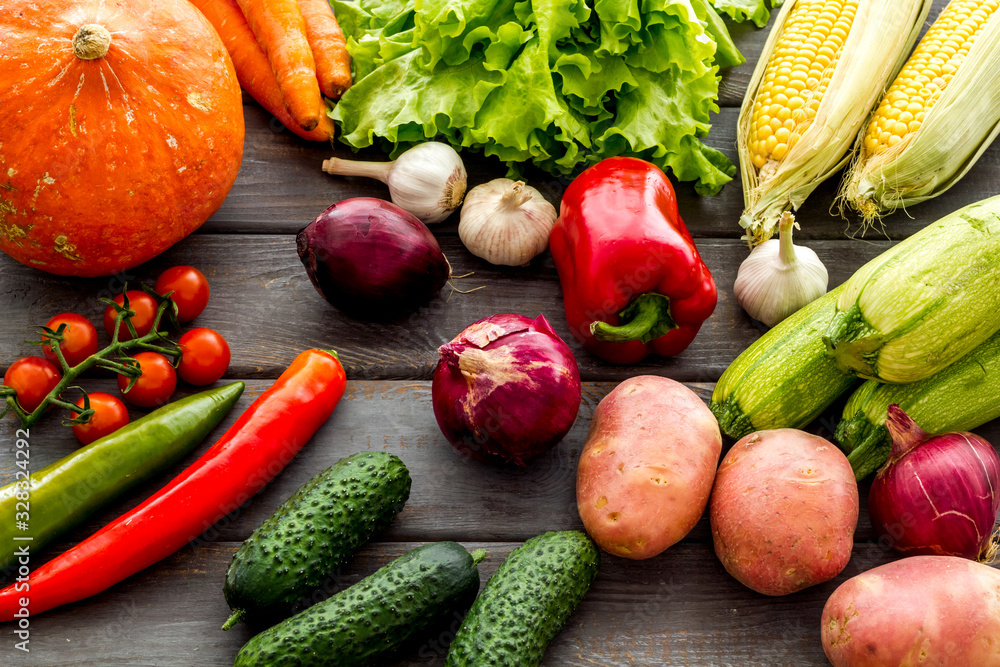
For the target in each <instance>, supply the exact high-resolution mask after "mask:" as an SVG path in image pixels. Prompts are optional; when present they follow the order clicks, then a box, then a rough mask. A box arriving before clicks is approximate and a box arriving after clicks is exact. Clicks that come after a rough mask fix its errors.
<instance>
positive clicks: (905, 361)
mask: <svg viewBox="0 0 1000 667" xmlns="http://www.w3.org/2000/svg"><path fill="white" fill-rule="evenodd" d="M997 330H1000V197H993V198H991V199H987V200H985V201H982V202H978V203H976V204H972V205H971V206H966V207H965V208H963V209H961V210H958V211H956V212H954V213H952V214H951V215H947V216H945V217H943V218H941V219H940V220H938V221H937V222H935V223H933V224H931V225H929V226H927V227H925V228H924V229H922V230H920V231H919V232H917V233H916V234H914V235H913V236H911V237H910V238H908V239H906V240H905V241H903V242H902V243H900V244H899V245H896V246H894V247H892V248H890V249H889V250H887V251H886V252H884V253H882V254H881V255H879V256H878V257H876V258H875V259H873V260H872V261H870V262H868V263H867V264H865V265H864V266H863V267H861V268H860V269H859V270H858V271H857V273H855V274H854V275H853V276H852V277H851V279H850V280H848V281H847V282H846V283H845V287H844V290H843V291H842V292H841V293H840V297H839V299H838V300H837V312H836V313H835V314H834V316H833V319H832V320H831V322H830V325H829V327H828V328H827V330H826V333H825V334H824V336H823V340H824V342H825V343H826V345H827V348H828V350H829V353H830V355H831V356H832V357H833V358H834V359H835V360H836V361H837V364H838V365H839V366H840V367H841V368H842V369H843V370H844V371H845V372H850V371H853V372H855V373H857V374H858V375H860V376H862V377H865V378H870V379H875V380H880V381H882V382H896V383H906V382H918V381H920V380H923V379H924V378H928V377H930V376H931V375H933V374H935V373H937V372H938V371H940V370H942V369H944V368H946V367H947V366H948V365H949V364H951V363H953V362H955V361H957V360H958V359H960V358H962V357H963V356H965V355H966V354H968V353H969V352H970V351H972V349H973V348H975V347H976V346H977V345H979V344H980V343H982V342H983V341H985V340H986V339H987V338H989V337H990V336H992V335H993V334H994V333H996V331H997Z"/></svg>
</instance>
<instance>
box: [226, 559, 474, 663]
mask: <svg viewBox="0 0 1000 667" xmlns="http://www.w3.org/2000/svg"><path fill="white" fill-rule="evenodd" d="M485 555H486V552H485V551H482V550H478V551H474V552H472V553H471V554H470V553H469V552H468V551H466V550H465V548H464V547H462V546H461V545H460V544H456V543H454V542H436V543H434V544H426V545H424V546H422V547H417V548H416V549H414V550H413V551H410V552H408V553H406V554H404V555H403V556H400V557H399V558H397V559H396V560H394V561H392V562H391V563H389V564H388V565H386V566H385V567H383V568H382V569H380V570H378V571H377V572H375V574H373V575H371V576H369V577H367V578H365V579H362V580H361V581H359V582H358V583H356V584H354V585H353V586H351V587H350V588H347V589H344V590H343V591H341V592H340V593H337V594H336V595H334V596H333V597H330V598H328V599H327V600H325V601H323V602H320V603H318V604H316V605H313V606H312V607H310V608H309V609H306V610H305V611H303V612H301V613H300V614H297V615H295V616H292V617H291V618H289V619H286V620H284V621H282V622H281V623H279V624H278V625H275V626H274V627H272V628H270V629H268V630H265V631H264V632H262V633H260V634H259V635H257V636H256V637H254V638H253V639H251V640H250V641H249V642H247V643H246V645H244V646H243V648H242V649H241V650H240V652H239V654H238V655H237V656H236V662H235V663H234V665H235V667H250V666H251V665H260V666H267V667H278V666H281V665H289V666H291V665H296V666H299V667H305V666H308V665H329V666H340V667H347V666H351V667H353V666H360V665H373V664H378V662H379V659H380V658H383V657H384V656H386V655H388V654H390V653H392V652H393V651H395V650H396V649H398V648H399V647H400V646H401V645H403V644H404V643H406V642H408V641H409V640H411V639H412V638H414V637H418V636H420V635H421V634H422V633H423V632H425V631H426V630H428V629H429V628H432V627H434V626H436V625H439V624H440V622H441V621H443V620H445V619H447V618H450V617H451V616H453V615H454V614H456V613H460V612H462V611H464V610H466V609H468V607H469V605H470V604H472V601H473V600H474V599H475V597H476V593H478V592H479V568H478V564H479V562H480V561H481V560H482V559H483V557H484V556H485Z"/></svg>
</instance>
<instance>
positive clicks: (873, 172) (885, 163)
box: [839, 14, 1000, 226]
mask: <svg viewBox="0 0 1000 667" xmlns="http://www.w3.org/2000/svg"><path fill="white" fill-rule="evenodd" d="M867 127H868V123H865V125H864V127H863V128H862V129H861V132H860V133H859V134H858V141H857V143H856V144H855V149H854V153H855V159H854V161H853V163H852V164H851V168H850V169H849V171H848V172H847V174H846V175H845V177H844V184H843V185H842V187H841V192H840V195H839V199H840V202H841V203H842V204H845V203H846V204H847V205H848V206H850V207H851V208H853V209H855V210H857V211H858V212H860V213H861V215H862V217H863V219H864V221H865V223H866V226H867V225H870V224H871V223H873V222H874V221H876V220H878V219H879V218H880V217H881V216H882V215H883V214H886V213H892V212H893V211H895V210H896V209H897V208H899V207H901V206H902V207H906V206H911V205H913V204H918V203H920V202H922V201H926V200H928V199H932V198H934V197H937V196H938V195H939V194H941V193H942V192H944V191H946V190H948V189H949V188H950V187H951V186H953V185H955V183H957V182H958V181H959V180H961V178H962V177H963V176H965V174H966V173H967V172H968V171H969V169H971V168H972V166H973V165H974V164H976V161H977V160H979V158H980V157H981V156H982V154H983V153H984V152H985V151H986V149H987V148H989V146H990V144H991V143H993V140H994V139H995V138H996V137H997V135H998V134H1000V14H994V15H993V16H992V17H991V18H990V20H989V21H988V22H987V23H986V25H985V26H983V29H982V32H980V33H979V36H978V37H977V38H976V41H975V42H973V44H972V48H970V49H969V55H968V56H966V59H965V62H963V63H962V65H961V66H960V67H959V69H958V72H956V73H955V76H954V78H952V80H951V82H950V83H949V84H948V86H947V87H946V88H945V89H944V92H943V93H942V94H941V97H940V98H938V100H937V102H936V103H935V104H934V106H932V107H931V109H930V111H928V112H927V115H926V117H925V119H924V122H923V124H922V125H921V126H920V129H919V130H917V131H916V132H915V133H914V134H913V136H911V137H909V138H907V139H905V140H904V141H901V142H900V143H898V144H896V145H895V146H893V147H892V148H889V149H887V150H885V151H883V152H881V153H878V154H877V155H873V156H868V157H866V156H865V151H864V137H865V131H866V129H867Z"/></svg>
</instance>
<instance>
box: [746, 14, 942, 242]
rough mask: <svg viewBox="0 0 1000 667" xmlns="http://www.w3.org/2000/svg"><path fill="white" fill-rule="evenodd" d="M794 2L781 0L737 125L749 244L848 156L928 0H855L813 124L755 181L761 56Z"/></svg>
mask: <svg viewBox="0 0 1000 667" xmlns="http://www.w3.org/2000/svg"><path fill="white" fill-rule="evenodd" d="M795 4H796V2H786V3H785V5H784V6H783V7H782V9H781V13H780V14H779V15H778V18H777V19H776V22H775V25H774V28H773V29H772V30H771V34H770V36H769V37H768V40H767V43H766V44H765V46H764V52H763V54H762V55H761V58H760V60H759V61H758V63H757V68H756V69H755V70H754V73H753V78H752V79H751V80H750V85H749V87H748V89H747V95H746V97H745V98H744V100H743V107H742V109H741V110H740V118H739V126H738V130H737V144H738V147H739V156H740V170H741V172H742V178H743V203H744V209H745V210H744V212H743V215H742V216H741V217H740V225H741V226H742V227H743V228H744V229H745V230H746V232H745V236H744V237H743V238H744V239H746V240H747V241H749V242H750V244H751V245H756V244H758V243H762V242H764V241H766V240H767V239H769V238H770V237H771V236H772V235H773V234H774V232H775V230H776V229H777V223H778V219H779V218H780V217H781V214H782V213H783V212H784V211H787V210H789V209H795V210H797V209H798V208H799V206H801V205H802V203H803V202H804V201H805V200H806V198H807V197H808V196H809V195H810V194H811V193H812V191H813V190H814V189H816V186H818V185H819V184H820V183H822V182H823V181H824V180H826V179H827V178H829V177H830V176H832V175H833V174H834V173H835V172H836V171H837V170H839V169H840V168H841V167H843V166H844V165H845V164H846V163H847V162H848V161H849V159H850V154H849V151H850V148H851V146H852V145H853V144H854V142H855V139H856V137H857V135H858V131H859V130H860V129H861V127H862V126H863V125H864V124H865V122H866V121H867V120H868V118H869V117H870V115H871V112H872V109H873V108H874V107H875V105H876V104H877V103H878V101H879V100H880V99H881V97H882V93H883V92H884V91H885V89H886V87H887V86H888V84H889V82H891V81H892V80H893V79H894V78H895V76H896V74H897V73H898V72H899V70H900V69H901V68H902V66H903V64H904V63H905V62H906V59H907V57H908V56H909V53H910V50H911V49H912V48H913V45H914V43H915V42H916V40H917V36H918V35H919V34H920V29H921V27H922V26H923V23H924V20H925V19H926V18H927V14H928V12H929V11H930V7H931V0H861V1H860V2H859V3H858V10H857V13H856V14H855V18H854V22H853V24H852V25H851V30H850V33H849V34H848V36H847V39H846V40H845V42H844V47H843V51H842V52H841V55H840V59H839V61H838V63H837V67H836V70H835V71H834V74H833V78H832V79H831V80H830V84H829V86H828V87H827V90H826V92H825V94H824V96H823V98H822V100H821V101H820V103H819V107H818V108H817V110H816V117H815V118H814V119H813V122H812V124H811V125H810V126H809V127H808V128H807V129H806V130H805V132H804V133H802V135H801V136H800V137H799V139H798V141H797V142H796V143H795V145H794V146H792V147H791V148H790V149H789V151H788V154H787V155H786V156H785V157H784V159H783V160H782V161H781V163H780V164H779V165H778V167H777V169H776V170H775V171H774V173H773V175H771V176H770V177H769V178H768V179H767V180H765V181H763V182H761V181H760V179H759V178H758V175H757V174H758V172H757V169H756V167H755V166H754V165H753V162H752V161H751V155H750V149H749V138H750V136H751V131H752V127H751V125H752V122H753V107H754V101H755V99H756V97H757V92H758V90H759V88H760V86H761V83H762V82H763V80H764V73H765V70H766V69H767V64H768V62H769V61H770V60H771V57H772V55H773V54H774V52H775V49H776V48H777V44H778V40H779V38H780V36H781V33H782V30H783V29H784V25H785V22H786V21H787V19H788V16H789V14H790V13H791V11H792V8H793V7H794V6H795Z"/></svg>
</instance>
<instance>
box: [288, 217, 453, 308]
mask: <svg viewBox="0 0 1000 667" xmlns="http://www.w3.org/2000/svg"><path fill="white" fill-rule="evenodd" d="M296 242H297V246H298V251H299V259H301V260H302V264H303V265H305V267H306V272H307V273H308V274H309V279H310V280H311V281H312V284H313V286H315V287H316V290H317V291H318V292H319V293H320V294H321V295H322V296H323V298H324V299H326V300H327V301H329V302H330V303H331V304H333V305H334V306H336V307H337V308H339V309H341V310H343V311H344V312H346V313H348V314H351V315H355V316H357V317H361V318H364V319H375V320H382V319H389V318H392V317H395V316H398V315H401V314H404V313H407V312H410V311H413V310H416V309H417V308H419V307H420V306H422V305H424V304H425V303H427V302H428V301H430V300H431V298H433V296H434V295H435V294H437V293H438V292H439V291H440V290H441V288H442V287H444V284H445V283H446V282H448V278H449V277H450V276H451V267H450V266H449V265H448V260H446V259H445V256H444V253H442V252H441V247H440V246H439V245H438V242H437V239H435V238H434V235H433V234H431V232H430V230H429V229H427V227H426V226H425V225H424V224H423V223H422V222H420V221H419V220H418V219H417V218H416V217H414V216H413V215H412V214H411V213H407V212H406V211H404V210H403V209H401V208H399V207H398V206H396V205H395V204H393V203H391V202H387V201H385V200H382V199H375V198H374V197H355V198H352V199H345V200H343V201H340V202H338V203H336V204H334V205H333V206H331V207H330V208H328V209H326V210H325V211H323V212H322V213H321V214H320V215H319V217H318V218H316V219H315V220H313V221H312V222H311V223H309V225H308V226H306V227H305V228H304V229H302V230H301V231H300V232H299V235H298V238H297V239H296Z"/></svg>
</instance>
